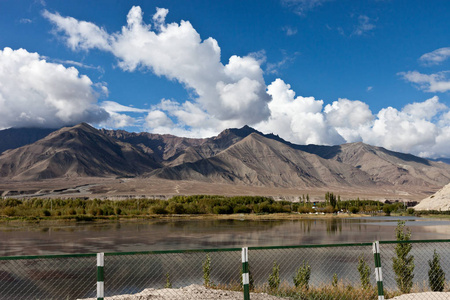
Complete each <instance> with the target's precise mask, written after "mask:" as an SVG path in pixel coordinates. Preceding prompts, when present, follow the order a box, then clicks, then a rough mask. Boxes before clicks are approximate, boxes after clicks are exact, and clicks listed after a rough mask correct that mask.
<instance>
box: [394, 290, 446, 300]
mask: <svg viewBox="0 0 450 300" xmlns="http://www.w3.org/2000/svg"><path fill="white" fill-rule="evenodd" d="M447 299H450V293H442V292H424V293H415V294H405V295H401V296H397V297H395V298H392V300H447Z"/></svg>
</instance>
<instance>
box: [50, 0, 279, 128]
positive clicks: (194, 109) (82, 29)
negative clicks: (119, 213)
mask: <svg viewBox="0 0 450 300" xmlns="http://www.w3.org/2000/svg"><path fill="white" fill-rule="evenodd" d="M167 13H168V10H167V9H164V8H158V9H157V11H156V13H155V14H154V15H153V17H152V24H146V23H145V22H144V21H143V12H142V10H141V8H140V7H138V6H134V7H133V8H131V10H130V11H129V13H128V15H127V25H126V26H123V27H122V30H121V31H119V32H115V33H112V34H109V33H107V32H106V31H105V30H104V29H103V28H100V27H98V26H96V25H95V24H93V23H89V22H85V21H78V20H76V19H74V18H71V17H62V16H61V15H59V14H57V13H50V12H48V11H45V12H44V16H45V17H46V18H47V19H49V20H50V21H51V22H52V23H53V24H54V25H55V26H56V29H57V31H59V32H61V33H62V34H63V36H64V39H65V41H66V44H67V45H68V46H69V47H70V48H71V49H73V50H90V49H99V50H103V51H107V52H111V53H112V54H113V55H114V56H115V57H117V58H118V60H119V62H118V65H119V67H120V68H122V69H123V70H126V71H130V72H133V71H135V70H137V69H142V68H143V69H149V70H151V71H152V72H154V73H155V74H157V75H159V76H165V77H167V78H168V79H170V80H177V81H178V82H180V83H181V84H183V85H184V86H185V87H186V88H187V89H189V90H191V91H193V92H194V94H195V96H194V98H193V99H191V100H188V101H186V102H185V103H183V104H178V103H169V102H167V101H163V102H161V104H160V105H159V107H156V108H155V109H156V110H158V111H159V114H160V113H164V114H166V117H163V118H159V119H160V120H165V121H164V122H163V123H164V124H167V122H168V120H169V119H170V118H176V119H177V122H176V123H177V125H176V126H177V127H179V129H180V130H181V129H183V128H189V129H190V130H195V128H197V127H198V124H204V125H207V126H209V128H211V129H212V130H213V131H217V130H218V129H219V128H223V127H236V126H242V125H244V124H249V125H253V124H256V123H258V122H260V121H262V120H265V119H267V118H268V117H269V115H270V111H269V108H268V105H267V104H268V102H269V101H270V96H269V95H268V94H267V92H266V84H265V82H264V78H263V70H262V69H261V64H262V60H260V59H258V58H257V57H256V56H255V55H253V56H252V55H248V56H244V57H240V56H236V55H235V56H232V57H230V58H229V60H228V63H227V64H225V65H224V64H222V63H221V59H220V47H219V46H218V43H217V41H216V40H214V39H213V38H208V39H206V40H202V39H201V37H200V35H199V33H198V32H197V31H196V30H195V29H194V28H193V27H192V25H191V23H190V22H188V21H181V22H180V23H179V24H177V23H170V24H166V22H165V17H166V15H167ZM155 125H158V123H155V122H147V126H148V128H149V129H157V128H158V126H156V127H155Z"/></svg>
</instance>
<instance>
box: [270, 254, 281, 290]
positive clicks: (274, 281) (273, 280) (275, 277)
mask: <svg viewBox="0 0 450 300" xmlns="http://www.w3.org/2000/svg"><path fill="white" fill-rule="evenodd" d="M268 282H269V289H270V290H271V291H276V290H278V288H279V287H280V266H279V265H278V264H277V262H276V261H275V262H274V263H273V267H272V274H270V276H269V279H268Z"/></svg>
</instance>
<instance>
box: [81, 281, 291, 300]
mask: <svg viewBox="0 0 450 300" xmlns="http://www.w3.org/2000/svg"><path fill="white" fill-rule="evenodd" d="M243 297H244V296H243V294H242V292H234V291H226V290H216V289H207V288H205V287H204V286H202V285H197V284H193V285H190V286H186V287H183V288H179V289H145V290H143V291H142V292H140V293H138V294H133V295H118V296H112V297H105V300H119V299H120V300H150V299H151V300H168V299H170V300H187V299H193V300H194V299H195V300H211V299H221V300H242V299H243ZM95 299H97V298H89V299H84V300H95ZM250 299H252V300H279V299H282V298H279V297H275V296H270V295H268V294H265V293H251V294H250Z"/></svg>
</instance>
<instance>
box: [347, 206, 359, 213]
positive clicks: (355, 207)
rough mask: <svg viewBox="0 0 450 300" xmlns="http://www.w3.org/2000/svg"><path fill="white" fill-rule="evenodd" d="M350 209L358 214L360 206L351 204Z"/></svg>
mask: <svg viewBox="0 0 450 300" xmlns="http://www.w3.org/2000/svg"><path fill="white" fill-rule="evenodd" d="M348 211H349V212H351V213H352V214H357V213H358V212H359V207H357V206H350V208H349V209H348Z"/></svg>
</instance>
